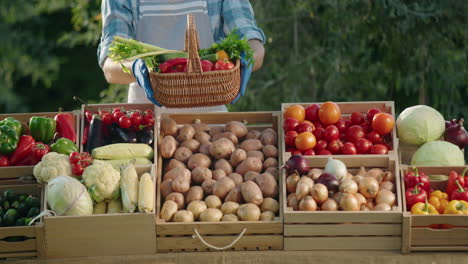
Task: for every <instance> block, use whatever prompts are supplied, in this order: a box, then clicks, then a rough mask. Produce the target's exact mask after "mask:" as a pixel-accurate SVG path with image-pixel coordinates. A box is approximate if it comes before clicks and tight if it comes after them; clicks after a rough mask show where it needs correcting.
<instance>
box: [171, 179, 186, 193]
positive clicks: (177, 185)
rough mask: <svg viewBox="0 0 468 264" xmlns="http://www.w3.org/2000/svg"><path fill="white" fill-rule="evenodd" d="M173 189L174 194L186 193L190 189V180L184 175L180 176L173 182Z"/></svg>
mask: <svg viewBox="0 0 468 264" xmlns="http://www.w3.org/2000/svg"><path fill="white" fill-rule="evenodd" d="M171 187H172V191H174V192H179V193H185V192H187V191H188V190H189V189H190V180H187V178H185V176H184V175H179V176H177V177H176V178H175V179H174V180H173V181H172V185H171Z"/></svg>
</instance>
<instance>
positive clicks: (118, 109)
mask: <svg viewBox="0 0 468 264" xmlns="http://www.w3.org/2000/svg"><path fill="white" fill-rule="evenodd" d="M120 111H121V110H120V108H118V107H117V108H114V109H112V114H114V113H115V112H120Z"/></svg>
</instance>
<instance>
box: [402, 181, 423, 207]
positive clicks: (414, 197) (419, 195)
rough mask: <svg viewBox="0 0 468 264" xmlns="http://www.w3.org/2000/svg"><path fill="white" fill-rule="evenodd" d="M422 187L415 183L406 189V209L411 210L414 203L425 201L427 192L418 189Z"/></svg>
mask: <svg viewBox="0 0 468 264" xmlns="http://www.w3.org/2000/svg"><path fill="white" fill-rule="evenodd" d="M421 185H423V183H422V182H419V183H416V185H415V186H414V187H411V188H408V189H407V190H406V192H405V198H406V208H407V209H408V210H411V207H413V205H414V204H415V203H424V202H425V201H427V192H426V191H424V190H423V189H420V188H419V187H420V186H421Z"/></svg>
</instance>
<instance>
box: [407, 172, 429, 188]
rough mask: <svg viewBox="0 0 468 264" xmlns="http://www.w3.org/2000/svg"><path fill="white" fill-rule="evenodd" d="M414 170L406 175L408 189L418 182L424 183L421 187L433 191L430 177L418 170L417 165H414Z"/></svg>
mask: <svg viewBox="0 0 468 264" xmlns="http://www.w3.org/2000/svg"><path fill="white" fill-rule="evenodd" d="M413 170H414V171H411V172H408V173H407V174H406V175H405V178H404V180H405V188H406V189H408V188H410V187H414V186H416V184H418V183H422V184H421V186H420V188H421V189H423V190H424V191H426V193H431V181H430V180H429V177H427V175H426V174H424V173H422V172H418V169H417V168H416V167H413Z"/></svg>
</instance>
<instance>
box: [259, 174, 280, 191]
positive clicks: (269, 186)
mask: <svg viewBox="0 0 468 264" xmlns="http://www.w3.org/2000/svg"><path fill="white" fill-rule="evenodd" d="M255 182H256V183H257V185H258V187H260V190H262V194H263V197H277V196H278V183H277V182H276V180H275V178H274V177H273V176H272V175H271V174H269V173H262V174H260V175H258V176H257V177H255Z"/></svg>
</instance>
